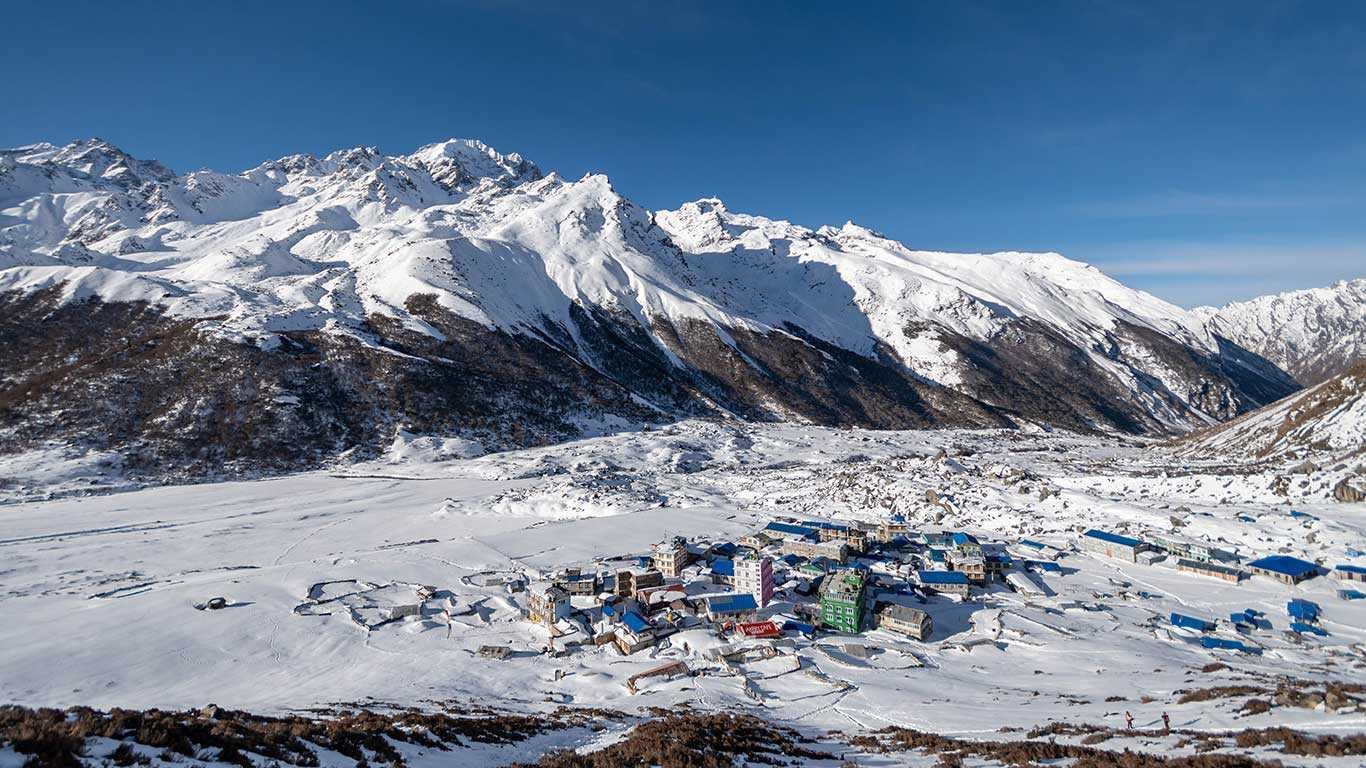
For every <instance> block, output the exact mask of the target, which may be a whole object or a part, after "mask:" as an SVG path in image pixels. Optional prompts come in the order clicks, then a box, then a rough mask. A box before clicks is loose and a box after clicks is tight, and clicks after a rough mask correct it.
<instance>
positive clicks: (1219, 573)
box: [1176, 557, 1245, 584]
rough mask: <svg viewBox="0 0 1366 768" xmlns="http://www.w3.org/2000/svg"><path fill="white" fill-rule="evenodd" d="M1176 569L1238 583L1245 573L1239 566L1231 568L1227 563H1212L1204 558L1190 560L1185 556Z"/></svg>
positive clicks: (1177, 563) (1177, 562) (1179, 560)
mask: <svg viewBox="0 0 1366 768" xmlns="http://www.w3.org/2000/svg"><path fill="white" fill-rule="evenodd" d="M1176 570H1178V571H1181V572H1182V573H1194V574H1196V575H1197V576H1209V577H1211V578H1215V579H1223V580H1224V581H1227V582H1229V583H1231V584H1237V583H1238V582H1239V581H1242V579H1243V576H1244V575H1245V574H1244V573H1243V572H1242V571H1240V570H1238V569H1237V568H1231V567H1229V566H1227V565H1220V564H1219V563H1211V562H1209V561H1202V560H1188V559H1186V558H1184V557H1183V558H1180V559H1178V560H1177V561H1176Z"/></svg>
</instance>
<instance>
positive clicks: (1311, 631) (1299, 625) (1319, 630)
mask: <svg viewBox="0 0 1366 768" xmlns="http://www.w3.org/2000/svg"><path fill="white" fill-rule="evenodd" d="M1290 629H1291V631H1293V632H1299V633H1300V634H1302V635H1305V634H1308V635H1318V636H1319V637H1327V636H1328V630H1326V629H1324V628H1323V627H1316V626H1314V625H1313V624H1305V623H1304V622H1302V621H1292V622H1290Z"/></svg>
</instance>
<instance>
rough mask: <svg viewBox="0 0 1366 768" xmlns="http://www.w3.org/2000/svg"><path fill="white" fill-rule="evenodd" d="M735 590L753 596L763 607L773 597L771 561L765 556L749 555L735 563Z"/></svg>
mask: <svg viewBox="0 0 1366 768" xmlns="http://www.w3.org/2000/svg"><path fill="white" fill-rule="evenodd" d="M735 591H736V592H744V593H747V594H750V595H753V596H754V602H755V603H757V604H758V605H759V607H760V608H763V607H765V606H767V605H768V603H769V601H771V600H772V599H773V561H772V560H770V559H769V558H767V557H749V558H745V559H743V560H740V561H738V562H736V563H735Z"/></svg>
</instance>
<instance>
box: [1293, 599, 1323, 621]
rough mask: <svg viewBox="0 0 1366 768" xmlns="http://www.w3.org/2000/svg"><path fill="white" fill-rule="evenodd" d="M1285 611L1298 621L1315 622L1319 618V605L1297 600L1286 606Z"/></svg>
mask: <svg viewBox="0 0 1366 768" xmlns="http://www.w3.org/2000/svg"><path fill="white" fill-rule="evenodd" d="M1285 611H1286V613H1289V614H1290V615H1291V616H1294V617H1295V618H1297V619H1305V620H1306V621H1314V620H1315V619H1317V618H1318V617H1319V604H1318V603H1315V602H1312V601H1310V600H1300V599H1298V598H1296V599H1294V600H1291V601H1290V602H1288V603H1286V604H1285Z"/></svg>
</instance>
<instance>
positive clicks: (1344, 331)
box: [1195, 278, 1366, 385]
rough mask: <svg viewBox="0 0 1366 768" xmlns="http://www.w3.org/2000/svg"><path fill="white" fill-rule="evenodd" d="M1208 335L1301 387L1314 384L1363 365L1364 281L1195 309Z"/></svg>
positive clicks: (1365, 343) (1365, 326)
mask: <svg viewBox="0 0 1366 768" xmlns="http://www.w3.org/2000/svg"><path fill="white" fill-rule="evenodd" d="M1195 313H1196V314H1197V315H1200V316H1201V317H1204V318H1206V319H1207V320H1208V322H1209V326H1210V328H1211V330H1213V331H1214V332H1215V333H1217V334H1219V335H1221V336H1223V337H1224V338H1226V339H1229V340H1230V341H1232V342H1233V343H1235V344H1237V345H1239V346H1241V347H1244V348H1245V349H1248V350H1251V351H1253V352H1256V353H1257V354H1259V355H1261V356H1262V357H1265V358H1266V359H1268V360H1270V361H1271V362H1273V363H1275V364H1276V365H1278V366H1280V367H1281V368H1282V369H1284V370H1285V371H1287V372H1288V373H1290V374H1291V375H1292V376H1294V377H1295V378H1296V379H1298V380H1299V381H1300V382H1301V383H1302V384H1305V385H1309V384H1316V383H1318V382H1320V381H1323V380H1324V379H1327V378H1329V377H1330V376H1333V375H1334V374H1336V373H1339V372H1341V371H1342V370H1344V369H1346V368H1347V367H1348V366H1349V365H1351V364H1352V363H1353V362H1354V361H1356V360H1362V359H1366V278H1358V279H1356V280H1344V281H1342V282H1338V283H1334V284H1333V285H1331V286H1329V287H1327V288H1311V289H1309V290H1304V291H1290V292H1288V293H1278V294H1273V295H1270V296H1261V297H1258V298H1255V299H1252V300H1251V301H1239V302H1235V303H1233V304H1229V305H1227V306H1224V307H1219V308H1215V307H1200V308H1199V309H1196V310H1195Z"/></svg>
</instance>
